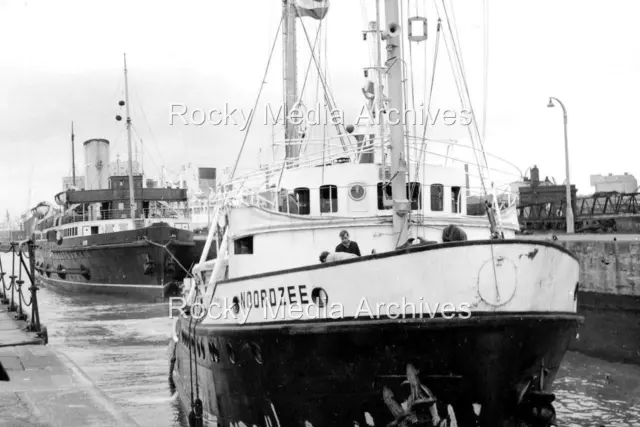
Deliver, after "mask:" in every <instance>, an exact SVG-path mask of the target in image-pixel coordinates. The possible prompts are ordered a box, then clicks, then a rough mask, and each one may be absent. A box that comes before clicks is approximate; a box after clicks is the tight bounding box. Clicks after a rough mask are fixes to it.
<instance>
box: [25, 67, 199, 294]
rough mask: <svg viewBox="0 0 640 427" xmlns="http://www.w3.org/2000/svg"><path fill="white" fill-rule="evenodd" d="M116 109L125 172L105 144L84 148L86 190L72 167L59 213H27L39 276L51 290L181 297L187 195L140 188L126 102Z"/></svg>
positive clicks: (187, 244)
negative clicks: (123, 137) (122, 128)
mask: <svg viewBox="0 0 640 427" xmlns="http://www.w3.org/2000/svg"><path fill="white" fill-rule="evenodd" d="M125 87H126V60H125ZM126 93H128V92H126ZM127 98H128V95H127ZM120 105H121V106H124V105H127V121H126V125H127V136H128V144H129V161H128V166H127V167H126V174H123V173H122V171H121V170H120V166H119V164H118V170H117V171H116V172H115V174H111V173H110V167H109V166H110V163H109V147H110V144H109V141H108V140H106V139H90V140H87V141H85V142H84V144H83V147H84V152H85V164H86V168H85V177H84V182H85V186H84V189H79V188H78V185H76V184H77V183H76V182H75V181H76V178H75V166H74V176H73V181H74V182H73V184H74V185H73V186H72V187H71V188H68V189H66V190H65V191H63V192H61V193H59V194H57V195H56V196H55V202H56V204H57V207H56V206H55V205H53V204H48V203H40V204H39V205H38V206H36V207H35V208H34V209H33V210H32V213H33V216H34V217H35V218H36V224H35V228H34V231H33V237H34V240H35V241H36V243H37V250H36V270H37V273H38V276H39V278H40V280H41V281H42V282H43V283H44V284H45V286H47V287H51V288H55V289H60V290H65V291H71V292H73V293H78V292H86V293H96V294H98V293H103V294H114V295H118V296H122V297H125V298H127V299H130V300H140V301H157V300H162V299H164V298H167V297H170V296H172V295H179V294H180V293H181V291H182V289H181V287H182V283H183V280H184V278H185V277H186V276H187V272H188V269H189V268H191V266H192V263H193V262H194V261H195V258H194V246H195V244H194V241H193V232H192V231H191V225H190V220H189V216H188V197H187V190H186V189H181V188H156V187H155V185H151V186H149V185H148V183H147V185H144V184H145V183H144V182H143V175H142V173H141V172H140V171H139V170H137V169H136V168H134V166H136V165H137V164H136V163H134V162H133V160H132V156H131V152H132V150H131V130H130V128H131V119H130V117H129V109H128V99H127V101H126V103H125V101H121V102H120ZM117 118H118V119H119V118H120V116H118V117H117ZM71 140H72V145H73V143H74V135H73V128H72V137H71ZM72 152H73V149H72ZM74 163H75V161H74ZM151 181H152V180H151ZM152 182H153V181H152Z"/></svg>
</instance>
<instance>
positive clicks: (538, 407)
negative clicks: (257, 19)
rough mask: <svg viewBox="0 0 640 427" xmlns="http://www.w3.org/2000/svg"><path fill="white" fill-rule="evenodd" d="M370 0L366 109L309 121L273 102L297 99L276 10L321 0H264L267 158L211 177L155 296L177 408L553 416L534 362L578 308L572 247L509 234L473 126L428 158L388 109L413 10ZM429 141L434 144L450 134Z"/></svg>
mask: <svg viewBox="0 0 640 427" xmlns="http://www.w3.org/2000/svg"><path fill="white" fill-rule="evenodd" d="M384 3H385V7H384V10H381V8H379V5H378V3H377V4H376V12H377V13H376V20H375V22H370V23H369V27H368V29H367V30H366V32H365V39H366V40H368V41H369V43H371V45H370V52H373V55H372V56H373V58H372V63H373V64H374V66H372V67H371V68H368V69H367V70H368V74H366V75H367V76H368V78H370V79H371V84H366V85H365V88H364V89H363V93H364V95H365V99H366V100H367V102H369V101H370V103H369V104H368V105H369V108H370V110H369V111H370V113H371V116H373V118H375V119H378V120H377V122H372V121H368V122H367V123H365V124H362V123H359V124H358V125H355V126H354V125H349V126H340V125H336V127H337V129H336V131H335V133H333V134H331V135H327V136H326V137H324V136H323V137H321V138H314V136H313V135H314V134H313V133H312V129H310V128H307V127H303V126H302V125H301V124H300V123H299V122H298V123H297V124H296V123H294V121H293V120H292V119H291V118H290V117H291V116H290V112H291V110H292V109H293V108H294V106H300V105H302V101H301V99H303V94H298V93H297V92H296V88H297V84H296V61H295V56H296V49H295V46H296V44H295V43H296V24H300V25H301V26H305V25H309V23H310V22H313V21H312V20H311V19H308V18H309V17H311V18H313V19H316V20H323V19H325V16H326V14H327V11H328V7H329V5H328V2H326V1H309V0H285V1H282V20H281V28H279V30H280V29H281V30H282V36H283V38H284V69H285V71H284V73H285V78H284V82H285V90H284V94H285V96H286V99H285V106H286V109H285V113H286V114H285V117H287V119H286V121H285V138H284V144H283V145H284V149H285V154H284V160H283V161H282V162H281V163H279V164H274V165H272V166H269V167H267V168H262V169H261V170H260V171H259V172H258V171H256V172H255V173H253V174H248V175H246V176H242V177H235V176H234V172H232V173H231V178H230V180H229V181H228V182H225V183H222V185H221V186H220V192H219V193H218V194H217V195H216V198H215V203H214V206H215V208H214V212H215V214H214V215H213V216H212V217H213V220H212V226H211V227H210V230H209V235H208V238H207V243H206V245H205V248H204V250H203V254H204V256H203V257H202V258H201V262H200V263H198V264H197V265H196V266H194V269H193V271H194V275H195V278H196V281H195V285H194V286H192V288H191V289H190V292H189V294H188V295H187V298H186V302H187V304H186V308H185V309H184V310H185V311H184V312H182V313H180V312H177V311H176V312H174V313H173V314H174V316H175V323H174V331H173V332H174V339H173V341H172V342H171V347H170V350H171V351H170V354H171V363H170V371H171V374H170V378H171V379H172V382H173V384H174V386H175V387H176V388H177V391H178V395H179V396H180V401H181V402H182V403H183V405H184V406H185V407H186V408H187V411H188V412H189V420H190V425H218V426H223V427H227V426H260V427H267V426H268V427H273V426H287V427H289V426H301V427H302V426H305V427H309V426H313V427H324V426H326V427H334V426H346V425H349V426H353V425H360V426H364V425H367V426H483V427H497V426H500V427H506V426H514V427H515V426H518V427H522V426H551V425H557V420H556V417H555V411H554V409H553V400H554V395H553V392H552V386H553V381H554V379H555V376H556V374H557V372H558V368H559V367H560V364H561V362H562V359H563V356H564V354H565V352H566V350H567V347H568V345H569V341H570V340H571V338H572V337H573V336H574V335H575V331H576V328H577V326H578V325H579V323H580V322H581V320H582V318H581V317H580V316H579V315H578V314H577V313H576V310H577V303H576V300H577V296H578V295H577V292H578V287H577V282H578V277H579V266H578V261H577V259H576V256H575V255H574V254H573V253H571V252H570V251H568V250H566V249H564V248H563V247H561V246H559V245H557V244H555V243H553V242H543V241H532V240H527V239H518V238H516V237H515V233H516V232H517V231H518V230H519V226H518V221H517V216H516V211H515V205H512V206H507V207H505V208H504V209H503V208H501V206H500V205H499V204H498V203H497V197H496V192H495V191H494V190H492V189H490V187H489V182H491V183H492V185H493V184H495V187H494V189H495V188H496V187H499V185H500V182H505V181H502V180H500V179H499V178H498V176H497V175H498V174H497V172H496V171H497V170H499V169H500V167H499V166H498V165H497V163H498V161H499V160H497V159H496V158H491V167H489V161H488V160H487V159H488V157H489V155H488V154H487V153H485V152H484V150H483V149H482V148H481V147H479V146H478V145H477V144H479V142H481V141H480V140H479V138H480V133H479V132H478V129H477V127H475V126H471V127H470V139H471V140H472V143H473V144H474V147H475V149H476V150H477V151H479V153H477V152H476V153H475V154H478V156H477V157H476V156H474V155H473V153H472V155H471V157H470V158H465V157H464V156H460V157H457V156H456V159H457V161H456V162H453V164H447V163H446V162H445V163H444V164H439V163H438V162H437V159H438V157H437V153H439V154H440V155H441V156H442V154H443V153H442V152H438V150H437V146H438V141H437V140H432V139H430V140H429V141H428V142H429V147H425V143H426V141H427V140H426V139H425V138H424V136H423V137H422V138H421V137H419V136H418V135H415V130H414V132H408V133H405V130H406V131H409V130H410V129H409V126H406V127H405V125H404V124H403V122H402V121H395V120H391V111H394V110H395V111H396V112H397V113H398V116H400V117H402V113H403V112H404V111H405V103H404V89H407V90H408V88H405V87H403V81H404V78H403V76H404V75H408V74H409V73H408V72H407V73H406V74H405V72H404V70H403V69H402V66H401V64H406V63H407V62H406V61H405V58H404V57H403V54H402V52H403V50H404V49H402V48H401V47H402V45H403V44H405V43H419V42H425V43H426V39H427V36H426V28H427V25H426V23H427V21H426V19H427V18H425V17H420V16H411V17H409V16H406V15H403V14H402V12H400V11H399V4H398V2H397V1H395V0H387V1H385V2H384ZM334 7H335V6H334ZM337 7H339V6H337ZM436 7H438V15H439V16H440V17H441V18H442V19H443V20H444V22H442V23H441V21H440V20H438V25H437V30H436V34H435V35H434V36H435V37H434V38H436V40H440V38H444V39H445V40H446V41H448V43H447V45H448V46H450V47H451V48H452V49H453V51H452V52H450V54H449V58H450V61H451V65H452V67H453V69H454V72H456V74H457V75H458V76H464V73H463V72H462V63H461V59H460V58H461V56H460V52H459V50H458V47H457V46H456V44H455V43H451V40H453V38H454V34H455V30H454V29H455V22H452V21H449V17H451V16H452V14H451V13H450V11H447V10H446V7H445V6H444V5H443V6H442V7H445V10H442V8H440V7H439V6H438V5H436ZM444 12H448V13H444ZM382 13H384V18H383V19H380V15H381V14H382ZM405 13H409V11H408V10H405ZM445 17H446V19H445ZM305 20H306V22H304V21H305ZM301 21H302V22H301ZM407 22H408V24H409V25H407V28H406V29H404V28H402V27H401V25H402V23H407ZM415 24H417V25H415ZM324 25H325V24H323V26H324ZM433 27H436V26H435V25H434V26H433ZM409 28H412V29H409ZM420 30H422V31H424V32H423V33H422V34H420ZM306 32H307V30H305V34H306ZM276 38H277V37H276ZM276 42H277V40H274V45H275V43H276ZM382 43H384V44H385V46H381V45H382ZM309 46H311V43H309ZM435 46H436V49H437V46H439V44H437V42H436V45H435ZM310 51H311V52H310V55H314V56H315V55H317V54H318V51H317V50H316V49H313V48H312V49H310ZM383 52H386V62H384V63H383V62H382V60H381V56H382V53H383ZM434 55H437V53H435V54H434ZM313 63H315V64H316V70H315V71H316V72H317V74H318V78H319V79H320V80H321V82H322V86H323V87H325V89H326V86H325V85H326V81H325V80H324V79H323V78H322V76H323V75H324V72H323V71H322V68H321V67H320V66H319V65H318V62H317V61H313ZM434 67H435V65H434ZM412 71H413V70H412ZM425 72H427V71H426V70H425ZM265 74H266V73H265ZM418 80H420V79H418ZM262 84H265V82H264V81H263V83H262ZM463 84H464V85H465V86H466V82H463ZM458 94H459V96H460V99H461V100H462V103H463V108H466V109H467V110H468V111H473V110H472V107H471V102H470V99H469V96H468V91H467V90H466V89H465V88H464V87H460V88H459V92H458ZM311 96H313V94H311V95H310V97H311ZM325 97H326V99H327V100H328V101H327V102H328V103H329V104H331V103H332V98H331V95H330V91H329V90H326V91H325ZM330 107H333V106H332V105H330ZM376 113H380V116H379V117H376V115H377V114H376ZM249 131H250V128H248V129H247V132H249ZM319 133H320V135H324V134H323V133H322V131H319ZM310 135H311V136H310ZM314 144H315V145H318V146H320V147H321V148H319V149H317V150H315V151H314V148H315V147H312V146H313V145H314ZM301 146H305V148H308V149H307V150H305V151H304V152H303V151H301ZM440 147H442V146H440ZM446 147H447V145H446V144H445V149H446V157H447V158H451V157H452V156H453V155H454V154H453V151H456V149H457V147H454V149H449V148H446ZM457 152H458V151H456V153H457ZM301 153H304V155H301ZM473 158H475V159H476V163H472V161H473ZM465 163H467V164H469V165H473V168H474V169H475V168H477V170H478V172H477V173H478V175H476V177H472V176H470V174H469V172H468V170H467V169H466V168H465V167H464V164H465ZM236 166H237V165H236ZM234 171H235V166H234ZM472 182H473V183H475V184H474V185H473V186H472V185H471V183H472ZM476 184H478V186H479V187H480V189H481V193H482V194H483V197H488V195H489V194H492V196H491V197H490V200H491V204H490V205H489V206H488V208H487V210H486V215H485V216H472V215H467V211H466V208H467V198H466V197H465V194H467V195H468V194H470V192H471V191H475V185H476ZM343 231H346V234H345V233H344V232H343ZM338 236H340V237H338ZM214 239H215V240H214ZM340 239H342V240H340ZM354 241H356V242H357V246H353V244H354ZM336 243H338V246H337V247H336V246H335V245H336ZM210 245H216V246H217V257H216V259H206V254H207V253H208V250H209V246H210ZM334 247H335V248H336V249H335V250H333V251H332V249H333V248H334ZM343 247H344V248H346V249H343ZM345 250H346V251H347V252H349V253H345V252H344V251H345ZM203 258H204V259H203ZM202 307H204V308H205V309H206V310H205V311H204V312H203V311H202Z"/></svg>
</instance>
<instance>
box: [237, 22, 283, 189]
mask: <svg viewBox="0 0 640 427" xmlns="http://www.w3.org/2000/svg"><path fill="white" fill-rule="evenodd" d="M282 21H284V14H283V15H282V17H281V18H280V24H278V29H277V30H276V36H275V39H274V40H273V45H272V46H271V53H269V60H268V61H267V66H266V69H265V70H264V76H263V77H262V84H261V85H260V90H259V91H258V96H257V97H256V102H255V103H254V106H253V110H251V111H252V112H253V111H256V108H257V107H258V102H259V101H260V95H262V89H264V85H265V84H266V82H267V73H268V72H269V65H271V58H272V57H273V52H274V50H275V48H276V42H277V41H278V35H279V33H280V28H281V27H282ZM254 117H255V114H253V113H251V114H250V115H249V122H248V124H247V131H246V132H245V134H244V138H243V139H242V145H241V146H240V151H239V152H238V157H237V158H236V161H235V163H234V165H233V169H232V170H231V174H230V175H229V181H231V180H232V179H233V177H234V175H235V173H236V170H237V168H238V164H239V163H240V156H241V155H242V152H243V150H244V146H245V144H246V142H247V137H248V136H249V130H250V129H251V124H252V123H253V118H254Z"/></svg>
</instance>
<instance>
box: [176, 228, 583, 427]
mask: <svg viewBox="0 0 640 427" xmlns="http://www.w3.org/2000/svg"><path fill="white" fill-rule="evenodd" d="M491 253H493V254H494V256H495V260H496V261H495V262H496V263H495V264H494V269H495V270H493V269H491V268H490V266H489V267H486V259H485V256H490V255H491ZM394 266H395V268H394ZM487 268H489V271H490V272H491V271H495V273H492V274H490V275H488V276H486V278H487V280H488V279H491V280H489V281H488V282H487V283H493V282H494V280H495V281H496V282H495V289H499V290H501V291H504V290H506V289H511V292H510V293H509V294H504V292H502V293H503V294H504V295H503V296H502V301H503V302H501V303H499V304H490V303H488V302H482V303H480V302H478V303H476V304H474V305H473V307H474V309H472V310H471V313H470V316H469V315H468V314H469V313H467V314H465V313H464V312H462V313H461V312H459V311H458V312H456V313H455V314H454V313H449V315H448V316H447V313H444V312H441V313H431V314H429V315H428V314H424V313H423V314H424V315H423V316H419V315H418V316H416V315H410V316H402V317H400V318H398V317H396V316H394V317H393V318H392V317H390V316H374V317H368V316H360V317H356V316H353V315H352V314H349V313H351V312H352V310H351V309H352V308H353V307H354V306H355V304H357V300H358V298H357V296H366V297H367V298H368V299H369V300H370V301H374V302H376V303H377V302H380V301H382V300H383V299H384V295H385V294H386V295H387V299H388V298H390V297H391V296H393V297H400V296H404V295H408V296H409V297H410V298H413V299H414V300H416V301H417V300H421V299H422V297H425V301H429V302H431V303H433V302H436V301H438V302H440V303H441V304H445V303H446V302H449V301H453V300H457V299H460V300H461V301H462V300H465V299H466V300H469V301H472V299H473V297H474V296H475V295H477V292H478V289H480V295H481V296H482V297H483V299H482V301H485V300H487V301H491V299H490V297H489V295H490V293H489V292H488V289H489V287H485V283H484V282H485V275H484V273H483V272H484V271H485V270H486V269H487ZM502 270H504V271H502ZM507 272H509V274H506V273H507ZM358 277H360V278H361V279H360V281H358V280H357V278H358ZM465 277H466V278H467V280H464V279H465ZM577 277H578V270H577V261H576V260H575V257H574V256H573V255H572V254H570V253H569V252H568V251H565V250H563V249H562V248H559V247H557V246H555V245H552V244H549V243H536V242H530V241H499V242H495V243H489V242H457V243H452V244H442V245H434V246H433V247H426V248H424V247H423V248H412V249H408V250H406V251H395V252H393V253H385V254H378V255H375V256H365V257H361V258H359V259H357V260H347V261H339V262H337V263H334V264H333V265H331V264H327V265H321V266H310V267H309V268H296V269H292V270H288V271H283V272H274V273H267V274H263V275H254V276H250V277H246V278H237V279H232V280H227V281H222V282H220V283H219V284H218V287H217V291H216V298H215V299H214V301H217V302H219V303H221V304H224V303H225V301H229V300H232V299H233V300H234V301H236V302H238V301H239V308H243V307H246V306H247V305H246V304H247V302H248V301H249V297H248V296H249V291H248V290H250V289H251V290H252V291H251V294H252V295H257V296H258V297H256V296H254V297H253V298H252V301H254V305H255V301H260V305H262V304H263V303H265V302H267V301H268V300H269V295H271V293H272V292H271V291H268V292H265V293H264V295H265V297H264V298H263V297H262V293H263V292H262V291H263V290H267V289H272V290H274V291H276V290H278V289H280V288H276V287H282V288H283V289H286V290H287V293H288V292H291V293H290V294H289V301H291V297H292V296H295V295H294V294H295V292H294V286H305V287H306V288H305V292H306V293H308V294H309V295H313V294H314V292H312V291H311V289H314V290H315V289H317V287H319V286H322V287H323V288H324V290H325V291H326V295H328V296H329V297H328V298H329V299H328V301H340V302H343V303H344V304H345V306H346V307H345V312H346V313H347V314H346V316H339V317H338V318H327V317H324V318H320V319H318V318H314V319H311V318H302V317H303V316H299V317H297V320H293V319H292V318H291V313H288V314H287V313H285V314H284V315H283V316H284V317H283V318H281V319H277V318H275V317H274V316H270V315H267V316H266V317H265V316H264V313H268V311H267V312H262V310H256V308H257V307H255V306H254V309H253V310H252V311H251V312H249V313H248V314H246V315H244V316H242V315H241V316H240V319H242V320H241V321H240V322H239V321H238V320H237V319H236V320H234V318H232V319H229V317H228V316H227V317H226V318H223V319H220V320H211V319H208V318H206V320H205V321H203V322H202V323H199V324H198V325H197V326H196V325H195V322H193V321H190V320H189V319H188V318H184V317H180V318H179V319H178V321H177V324H176V337H177V341H176V342H175V343H172V347H173V348H172V351H173V355H174V357H175V364H174V367H173V371H172V378H173V380H174V382H175V384H176V386H177V388H178V392H179V395H180V396H181V400H182V402H183V403H184V404H185V405H186V407H187V410H188V411H191V410H192V409H193V408H194V406H193V401H195V400H196V399H200V400H201V401H202V404H203V418H204V419H205V420H206V421H208V422H210V423H211V424H207V423H206V422H205V425H219V426H238V425H246V426H254V425H255V426H261V427H267V426H268V427H272V426H283V427H284V426H287V427H288V426H305V427H308V426H310V425H311V426H314V427H319V426H327V427H333V426H339V425H343V426H347V425H348V426H353V425H356V424H354V422H357V423H358V425H360V426H365V425H375V426H387V425H389V423H391V422H394V421H401V419H402V417H403V416H408V417H409V419H410V418H411V417H412V416H415V417H425V416H426V415H425V414H424V413H420V411H419V410H418V409H416V408H418V407H419V405H416V406H414V407H413V408H414V409H415V411H410V413H405V412H404V411H405V409H406V408H405V409H403V408H402V406H401V405H402V404H403V402H405V401H406V400H407V399H408V396H409V394H410V387H409V385H408V384H406V383H405V384H403V381H405V380H408V381H409V384H414V385H416V384H418V383H419V385H417V386H416V388H415V389H414V396H413V398H414V399H416V398H417V399H419V398H424V397H425V395H427V396H428V395H429V394H428V393H427V391H426V389H428V390H429V391H430V392H431V393H432V394H433V395H435V397H436V398H437V400H438V408H439V411H440V413H439V415H435V416H440V417H446V416H449V417H450V418H455V419H456V424H452V423H449V424H438V425H447V426H451V425H457V426H477V425H480V426H485V427H503V426H520V425H534V424H532V423H531V424H527V422H529V421H530V420H529V421H524V420H526V415H527V414H529V415H531V414H533V413H544V412H545V411H547V412H548V411H549V407H548V406H545V403H541V402H542V401H543V400H544V396H545V395H544V393H541V392H549V390H550V388H551V384H552V382H553V380H554V378H555V375H556V372H557V370H558V368H559V366H560V363H561V360H562V358H563V356H564V354H565V352H566V350H567V347H568V345H569V342H570V340H571V338H572V337H573V336H574V335H575V331H576V329H577V326H578V324H579V323H580V321H581V320H582V318H581V317H580V316H578V315H577V314H576V302H575V298H576V294H575V290H576V281H577ZM412 278H413V279H412ZM494 278H495V279H494ZM289 288H291V290H289ZM243 292H244V293H245V294H246V295H247V297H246V299H245V302H243V298H242V293H243ZM273 293H275V294H276V295H279V292H273ZM287 293H285V294H284V295H285V299H286V295H287ZM306 293H305V295H306ZM234 295H235V296H237V295H240V297H235V296H234ZM301 295H303V294H302V293H300V294H299V295H298V298H297V301H300V300H302V299H303V298H302V296H301ZM505 297H506V298H507V299H506V300H505ZM304 299H305V300H306V298H304ZM309 300H313V297H311V298H309ZM457 302H458V301H454V302H453V304H454V305H455V306H459V305H458V304H457ZM249 307H250V305H249ZM236 308H238V306H236ZM241 314H242V313H241ZM445 316H446V317H445ZM245 321H246V322H245ZM416 371H417V374H416V375H415V376H414V377H413V379H412V372H414V373H415V372H416ZM541 372H544V374H543V375H542V380H541V378H540V377H541V375H540V373H541ZM541 384H542V386H540V385H541ZM420 385H421V386H424V387H426V389H425V388H420V387H419V386H420ZM415 390H417V391H415ZM536 392H537V393H538V394H536ZM534 396H535V399H538V400H535V399H534ZM192 399H193V401H192ZM539 399H542V400H539ZM413 401H414V402H415V400H413ZM534 401H535V404H534V403H531V402H534ZM547 403H548V402H547ZM532 405H533V406H532ZM423 406H424V405H423ZM429 406H430V405H429ZM534 407H535V408H537V409H534ZM540 408H543V409H542V410H540ZM423 410H424V407H423ZM431 416H434V415H433V414H431ZM538 421H539V420H538ZM403 422H405V424H397V425H430V426H431V425H436V424H433V423H426V424H406V422H407V419H405V421H403ZM517 422H525V424H517ZM216 423H218V424H216ZM536 425H538V424H536ZM539 425H546V424H539Z"/></svg>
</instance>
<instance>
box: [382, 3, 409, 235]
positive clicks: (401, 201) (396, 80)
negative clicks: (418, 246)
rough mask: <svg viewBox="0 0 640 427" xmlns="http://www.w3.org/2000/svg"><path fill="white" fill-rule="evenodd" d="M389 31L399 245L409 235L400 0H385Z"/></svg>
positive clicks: (386, 34) (393, 173) (393, 187)
mask: <svg viewBox="0 0 640 427" xmlns="http://www.w3.org/2000/svg"><path fill="white" fill-rule="evenodd" d="M385 22H386V31H385V32H384V33H383V34H382V39H383V40H385V41H386V44H387V48H386V50H387V62H386V64H385V65H386V67H387V87H388V89H387V90H388V97H389V109H388V110H387V116H388V117H387V119H388V123H389V128H390V130H391V132H390V137H391V156H390V157H391V164H390V166H391V168H390V169H391V191H392V196H393V235H394V238H395V239H396V246H399V245H402V244H403V243H405V242H406V241H407V239H408V222H409V221H408V217H407V215H408V213H409V212H410V205H409V201H408V200H407V165H406V160H405V157H406V156H405V153H404V151H405V148H404V102H403V88H402V52H401V43H402V38H401V28H400V25H399V22H400V16H399V12H398V0H385Z"/></svg>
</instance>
